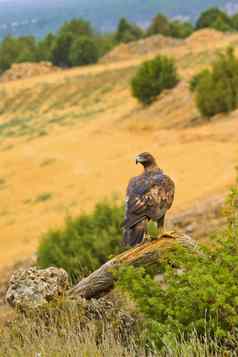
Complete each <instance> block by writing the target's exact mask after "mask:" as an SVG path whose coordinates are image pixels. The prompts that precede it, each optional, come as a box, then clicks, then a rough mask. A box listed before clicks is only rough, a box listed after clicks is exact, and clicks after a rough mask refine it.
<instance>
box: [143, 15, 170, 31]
mask: <svg viewBox="0 0 238 357" xmlns="http://www.w3.org/2000/svg"><path fill="white" fill-rule="evenodd" d="M170 31H171V27H170V22H169V19H168V18H167V17H166V16H164V15H162V14H157V15H156V16H155V17H154V18H153V20H152V23H151V24H150V26H149V28H148V29H147V36H152V35H156V34H161V35H164V36H169V35H170Z"/></svg>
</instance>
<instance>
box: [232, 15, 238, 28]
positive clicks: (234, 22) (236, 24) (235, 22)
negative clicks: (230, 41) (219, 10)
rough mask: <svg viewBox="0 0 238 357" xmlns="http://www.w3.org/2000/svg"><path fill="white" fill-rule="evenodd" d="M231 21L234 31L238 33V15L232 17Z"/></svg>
mask: <svg viewBox="0 0 238 357" xmlns="http://www.w3.org/2000/svg"><path fill="white" fill-rule="evenodd" d="M231 21H232V27H233V29H234V30H236V31H238V13H236V14H235V15H233V16H232V18H231Z"/></svg>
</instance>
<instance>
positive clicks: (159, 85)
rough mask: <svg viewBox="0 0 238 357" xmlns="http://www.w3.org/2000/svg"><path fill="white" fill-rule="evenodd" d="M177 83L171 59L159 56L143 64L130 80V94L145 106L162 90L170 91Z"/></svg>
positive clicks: (174, 67)
mask: <svg viewBox="0 0 238 357" xmlns="http://www.w3.org/2000/svg"><path fill="white" fill-rule="evenodd" d="M177 83H178V77H177V70H176V66H175V63H174V60H173V59H170V58H168V57H165V56H159V57H156V58H155V59H153V60H151V61H147V62H144V63H143V64H142V65H141V66H140V67H139V70H138V72H137V74H136V75H135V77H134V78H133V79H132V82H131V87H132V94H133V96H134V97H136V98H137V99H138V100H139V101H140V102H142V103H143V104H145V105H148V104H151V103H152V102H153V101H154V100H155V99H156V97H157V96H158V95H160V94H161V92H162V91H163V90H164V89H171V88H173V87H175V86H176V85H177Z"/></svg>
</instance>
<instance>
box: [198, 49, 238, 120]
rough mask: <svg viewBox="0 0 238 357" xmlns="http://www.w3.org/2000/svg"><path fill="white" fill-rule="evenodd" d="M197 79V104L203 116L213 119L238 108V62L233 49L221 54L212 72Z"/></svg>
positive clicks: (204, 73) (205, 73)
mask: <svg viewBox="0 0 238 357" xmlns="http://www.w3.org/2000/svg"><path fill="white" fill-rule="evenodd" d="M197 78H199V80H198V83H197V85H196V84H195V89H196V102H197V106H198V108H199V110H200V112H201V114H202V115H204V116H206V117H212V116H213V115H216V114H218V113H229V112H231V111H232V110H235V109H236V108H237V107H238V60H237V58H236V57H235V55H234V51H233V49H231V48H229V49H228V50H227V51H226V53H221V54H219V56H218V58H217V60H216V61H215V62H214V63H213V65H212V70H211V71H206V72H203V73H202V74H200V75H198V76H197Z"/></svg>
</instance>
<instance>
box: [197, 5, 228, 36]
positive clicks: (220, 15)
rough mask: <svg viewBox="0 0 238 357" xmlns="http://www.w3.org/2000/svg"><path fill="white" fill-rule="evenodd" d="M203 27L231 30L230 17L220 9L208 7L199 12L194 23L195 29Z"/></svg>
mask: <svg viewBox="0 0 238 357" xmlns="http://www.w3.org/2000/svg"><path fill="white" fill-rule="evenodd" d="M205 27H211V28H216V27H218V28H219V30H222V31H231V30H232V19H231V18H230V17H229V16H228V15H227V14H226V13H225V12H224V11H222V10H220V9H218V8H216V7H211V8H210V9H208V10H206V11H204V12H203V13H201V15H200V17H199V18H198V20H197V23H196V29H197V30H199V29H202V28H205Z"/></svg>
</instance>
